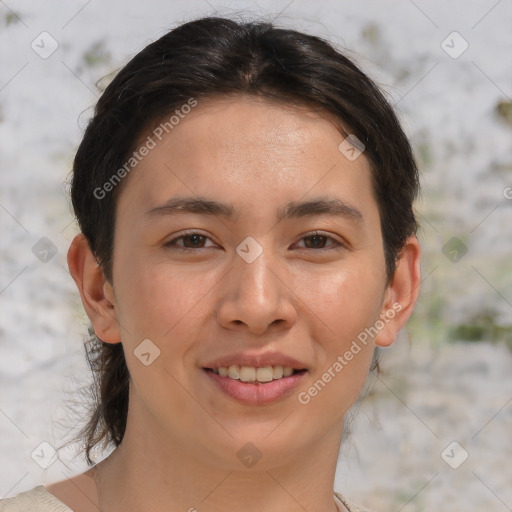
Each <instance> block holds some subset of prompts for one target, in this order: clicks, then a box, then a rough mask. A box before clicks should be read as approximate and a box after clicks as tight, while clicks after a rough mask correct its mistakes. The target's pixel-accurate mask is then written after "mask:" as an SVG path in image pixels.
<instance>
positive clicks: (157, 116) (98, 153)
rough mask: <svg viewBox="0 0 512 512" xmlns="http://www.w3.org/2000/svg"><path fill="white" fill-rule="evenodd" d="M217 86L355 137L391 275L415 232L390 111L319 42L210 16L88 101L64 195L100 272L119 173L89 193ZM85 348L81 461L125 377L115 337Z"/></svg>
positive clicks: (101, 431)
mask: <svg viewBox="0 0 512 512" xmlns="http://www.w3.org/2000/svg"><path fill="white" fill-rule="evenodd" d="M228 94H229V95H231V94H246V95H253V96H258V97H261V98H267V99H269V100H270V101H280V102H285V103H287V104H290V105H298V106H306V107H310V108H315V109H319V110H320V111H323V112H325V113H327V114H329V115H330V116H331V117H332V118H334V119H337V120H339V121H340V124H341V125H342V126H343V127H344V128H345V129H346V130H349V133H351V134H354V135H355V136H356V137H357V139H359V140H360V141H362V142H363V143H364V145H365V151H364V154H365V156H366V158H367V159H368V161H369V162H370V165H371V169H372V180H373V188H374V195H375V197H376V201H377V204H378V207H379V213H380V221H381V229H382V236H383V241H384V255H385V262H386V273H387V276H388V279H391V277H392V276H393V274H394V271H395V265H396V261H397V258H398V255H399V253H400V250H401V249H402V248H403V246H404V244H405V241H406V239H407V238H408V237H409V236H411V235H413V234H415V233H416V230H417V223H416V219H415V216H414V213H413V208H412V204H413V201H414V199H415V197H416V195H417V193H418V189H419V182H418V171H417V167H416V163H415V161H414V158H413V155H412V151H411V147H410V145H409V142H408V140H407V137H406V136H405V134H404V132H403V131H402V128H401V127H400V123H399V121H398V119H397V117H396V115H395V113H394V111H393V108H392V107H391V105H390V104H389V103H388V101H387V100H386V98H385V97H384V95H383V94H382V92H381V91H380V90H379V88H378V87H377V86H376V85H375V84H374V83H373V82H372V80H371V79H370V78H368V76H366V74H364V73H363V72H362V71H361V70H360V69H359V68H358V67H357V66H356V65H355V64H354V63H353V62H352V61H351V60H349V59H348V58H347V57H346V56H345V55H344V54H343V53H342V52H341V51H339V50H338V49H335V48H334V46H333V45H332V44H331V43H329V42H327V41H325V40H323V39H321V38H319V37H315V36H312V35H307V34H304V33H300V32H297V31H294V30H287V29H282V28H278V27H276V26H274V25H273V24H272V23H269V22H262V21H261V22H260V21H251V22H238V21H234V20H231V19H226V18H219V17H207V18H201V19H198V20H195V21H191V22H188V23H185V24H182V25H181V26H178V27H177V28H175V29H173V30H171V31H170V32H168V33H166V34H165V35H164V36H163V37H161V38H160V39H158V40H157V41H155V42H153V43H151V44H149V45H148V46H146V47H145V48H144V49H143V50H142V51H141V52H140V53H138V54H137V55H136V56H135V57H134V58H133V59H131V60H130V62H128V64H127V65H126V66H124V67H123V68H122V69H121V71H120V72H119V73H118V74H117V75H116V77H115V78H114V79H113V81H112V82H111V83H110V84H109V85H108V87H107V88H106V89H105V91H104V93H103V94H102V96H101V97H100V99H99V101H98V102H97V105H96V108H95V112H94V116H93V118H92V119H91V120H90V122H89V124H88V126H87V129H86V130H85V134H84V137H83V140H82V142H81V144H80V146H79V148H78V151H77V153H76V156H75V159H74V165H73V177H72V187H71V198H72V203H73V208H74V210H75V214H76V217H77V220H78V224H79V226H80V229H81V231H82V232H83V234H84V235H85V237H86V238H87V240H88V242H89V245H90V248H91V250H92V252H93V254H94V256H95V257H96V259H97V261H98V263H99V265H100V266H101V267H102V269H103V271H104V273H105V276H106V278H107V279H108V280H109V281H111V280H112V263H113V262H112V253H113V240H114V220H115V212H116V198H117V197H118V195H119V194H120V193H121V191H122V188H123V185H124V183H125V182H126V180H127V179H128V177H124V178H123V180H122V181H120V182H119V184H118V185H117V186H115V187H112V190H109V191H108V193H103V192H102V193H101V196H100V195H99V194H98V192H97V191H98V190H99V189H101V190H103V191H105V188H104V185H105V183H107V182H108V181H109V180H111V179H112V177H113V176H114V174H115V173H116V172H117V171H118V170H119V169H121V168H123V165H125V164H126V162H127V160H129V159H130V156H131V155H132V154H133V151H134V150H135V149H136V147H137V142H138V141H139V140H140V138H141V137H142V136H144V134H145V130H147V129H148V127H149V126H151V125H152V124H154V123H156V122H158V121H159V120H161V119H162V118H164V117H165V116H169V115H170V114H171V113H172V112H174V111H175V110H176V109H179V108H180V107H181V106H182V105H185V104H187V102H189V101H190V99H191V98H194V99H195V100H196V101H198V102H200V101H201V100H203V99H206V98H212V97H215V96H223V95H228ZM345 135H346V134H345ZM124 174H125V173H121V174H119V173H118V176H120V175H122V176H124ZM95 191H96V192H95ZM86 353H87V356H88V361H89V364H90V366H91V369H92V370H93V375H94V385H93V398H94V403H93V404H92V414H91V415H90V417H89V421H88V423H87V425H86V426H85V427H84V429H83V430H82V432H81V433H80V436H81V439H83V441H84V445H85V447H84V450H85V453H86V457H87V461H88V463H89V464H92V460H91V458H90V453H91V450H92V449H93V448H94V447H95V446H96V445H98V444H99V443H100V442H103V446H104V447H107V446H108V445H109V444H112V443H113V445H115V446H118V445H119V444H120V443H121V441H122V439H123V436H124V432H125V428H126V420H127V413H128V387H129V379H130V375H129V372H128V368H127V366H126V361H125V358H124V352H123V346H122V343H118V344H108V343H104V342H102V341H101V340H99V339H98V338H97V337H96V336H95V335H94V333H93V332H92V331H91V339H90V340H89V341H88V342H87V343H86Z"/></svg>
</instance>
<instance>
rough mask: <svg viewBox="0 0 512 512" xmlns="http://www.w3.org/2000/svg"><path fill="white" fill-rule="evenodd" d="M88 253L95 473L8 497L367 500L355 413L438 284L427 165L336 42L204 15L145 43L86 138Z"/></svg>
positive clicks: (82, 163)
mask: <svg viewBox="0 0 512 512" xmlns="http://www.w3.org/2000/svg"><path fill="white" fill-rule="evenodd" d="M71 192H72V201H73V207H74V210H75V214H76V216H77V220H78V223H79V225H80V228H81V233H80V234H79V235H78V236H77V237H76V238H75V239H74V240H73V242H72V244H71V247H70V249H69V253H68V264H69V268H70V271H71V274H72V276H73V278H74V280H75V282H76V284H77V287H78V289H79V292H80V295H81V298H82V302H83V305H84V308H85V310H86V312H87V315H88V317H89V319H90V320H91V324H92V327H93V329H94V335H93V338H92V340H90V342H89V344H88V355H89V360H90V362H91V365H92V369H93V370H94V373H95V376H96V385H97V403H96V404H94V406H93V410H92V413H91V418H90V421H89V423H88V425H87V426H86V428H85V429H84V431H83V435H84V440H85V454H86V457H87V460H88V462H89V464H91V465H92V464H93V460H92V458H91V454H92V451H93V449H95V448H97V447H99V446H100V445H102V446H103V447H104V448H105V447H107V446H114V448H115V449H114V450H113V451H112V453H111V454H110V455H109V456H108V457H106V458H105V459H104V460H102V461H100V462H99V463H97V464H95V465H94V466H93V467H92V468H91V469H90V470H88V471H87V472H85V473H83V474H81V475H78V476H76V477H74V478H71V479H68V480H64V481H61V482H57V483H55V484H52V485H50V486H47V487H46V488H45V487H43V486H37V487H36V488H34V489H32V490H30V491H27V492H24V493H21V494H19V495H18V496H17V497H14V498H10V499H7V500H3V501H1V502H0V510H2V511H5V512H12V511H16V510H24V511H27V510H38V511H54V510H55V511H56V510H63V511H68V510H70V509H71V510H74V511H75V512H89V511H91V512H92V511H95V510H98V509H99V510H102V511H105V512H118V511H123V512H127V511H131V510H133V511H140V510H151V511H153V512H160V511H162V512H163V511H166V512H168V511H169V510H172V511H174V510H176V511H178V510H184V511H185V510H186V511H190V512H191V511H195V510H198V511H212V512H214V511H221V510H222V511H223V510H244V511H261V510H264V511H266V512H269V511H276V512H277V511H280V512H282V511H284V510H286V511H289V512H295V511H304V510H307V511H311V512H313V511H315V512H320V511H321V512H327V511H333V512H334V511H347V510H350V511H357V510H359V509H358V508H357V507H355V506H354V505H351V504H350V503H349V502H348V501H347V499H346V498H344V497H343V495H341V494H338V493H335V492H334V490H333V485H334V476H335V469H336V463H337V457H338V451H339V447H340V443H341V440H342V433H343V421H344V417H345V414H346V412H347V411H348V410H349V408H350V407H351V406H352V404H353V403H354V402H355V401H356V399H357V397H358V396H359V394H360V392H361V389H362V388H363V385H364V383H365V380H366V377H367V375H368V372H369V370H370V369H371V366H372V361H374V352H375V348H376V347H385V346H389V345H391V344H392V343H393V341H394V340H395V337H396V335H397V333H398V331H399V330H400V329H401V328H402V327H403V326H404V325H405V324H406V322H407V320H408V318H409V316H410V314H411V312H412V309H413V306H414V303H415V301H416V298H417V295H418V289H419V283H420V271H419V261H420V247H419V244H418V241H417V239H416V237H415V233H416V229H417V224H416V219H415V217H414V213H413V209H412V203H413V200H414V198H415V197H416V195H417V192H418V173H417V168H416V164H415V162H414V159H413V156H412V154H411V148H410V145H409V143H408V141H407V138H406V136H405V135H404V133H403V131H402V129H401V127H400V125H399V123H398V121H397V118H396V116H395V114H394V113H393V110H392V108H391V106H390V105H389V103H388V102H387V101H386V99H385V98H384V96H383V95H382V93H381V92H380V91H379V90H378V88H377V87H376V86H375V84H373V82H372V81H371V80H370V79H369V78H368V77H367V76H366V75H365V74H364V73H362V71H360V70H359V69H358V68H357V67H356V66H355V65H354V64H353V63H352V62H351V61H350V60H348V59H347V58H346V57H345V56H344V55H343V54H341V53H340V52H339V51H338V50H336V49H335V48H333V47H332V46H331V45H330V44H329V43H327V42H326V41H324V40H321V39H319V38H317V37H314V36H310V35H306V34H303V33H299V32H296V31H292V30H283V29H279V28H276V27H274V26H272V25H271V24H269V23H259V22H246V23H241V22H236V21H233V20H229V19H224V18H203V19H199V20H195V21H192V22H189V23H186V24H184V25H181V26H179V27H178V28H176V29H174V30H172V31H170V32H169V33H167V34H166V35H164V36H163V37H162V38H160V39H159V40H157V41H156V42H154V43H152V44H150V45H149V46H147V47H146V48H144V49H143V50H142V51H141V52H140V53H139V54H138V55H136V56H135V57H134V58H133V59H132V60H131V61H130V62H129V63H128V64H127V65H126V66H125V67H124V68H123V69H122V70H121V71H120V72H119V73H118V75H117V76H116V78H115V79H114V80H113V81H112V83H111V84H110V85H109V86H108V87H107V89H106V90H105V92H104V93H103V95H102V96H101V98H100V99H99V101H98V104H97V106H96V110H95V115H94V117H93V119H92V120H91V122H90V123H89V125H88V127H87V130H86V132H85V135H84V138H83V140H82V143H81V145H80V147H79V149H78V151H77V154H76V157H75V161H74V167H73V182H72V191H71Z"/></svg>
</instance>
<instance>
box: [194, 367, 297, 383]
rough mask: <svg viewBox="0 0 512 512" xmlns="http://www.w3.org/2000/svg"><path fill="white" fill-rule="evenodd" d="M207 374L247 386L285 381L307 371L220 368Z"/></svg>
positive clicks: (208, 370) (268, 368)
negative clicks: (237, 381) (236, 381)
mask: <svg viewBox="0 0 512 512" xmlns="http://www.w3.org/2000/svg"><path fill="white" fill-rule="evenodd" d="M204 370H206V371H207V372H212V373H214V374H216V375H219V376H221V377H226V378H228V379H232V380H239V381H241V382H244V383H247V384H256V385H260V384H266V383H269V382H273V381H275V380H281V379H285V378H287V377H290V376H292V375H295V374H299V373H305V372H306V370H296V369H293V368H290V367H289V366H280V365H276V366H262V367H258V368H256V367H252V366H238V365H231V366H220V367H218V368H204Z"/></svg>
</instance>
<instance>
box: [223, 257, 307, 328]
mask: <svg viewBox="0 0 512 512" xmlns="http://www.w3.org/2000/svg"><path fill="white" fill-rule="evenodd" d="M269 252H270V249H268V250H264V251H263V253H262V254H261V255H260V256H259V257H258V258H257V259H256V260H254V261H253V262H252V263H248V262H246V261H245V260H244V259H243V258H241V257H239V256H238V255H236V257H235V260H234V266H233V268H232V270H231V272H229V274H228V275H227V276H226V277H227V279H226V280H225V282H224V283H223V286H221V288H220V290H221V297H220V299H219V305H218V307H217V321H218V322H219V324H220V325H221V326H222V327H224V328H227V329H231V330H233V329H238V330H241V331H246V332H247V333H251V334H254V335H262V334H265V333H266V332H267V331H268V330H269V329H274V328H275V329H283V330H286V329H289V328H290V327H291V326H292V325H293V323H294V322H295V321H296V318H297V310H296V307H295V306H294V294H293V291H292V289H293V286H292V283H290V282H289V279H288V281H287V278H286V275H285V274H286V270H285V269H284V268H283V266H282V265H279V264H278V263H277V262H276V260H275V259H272V258H270V257H267V254H268V253H269Z"/></svg>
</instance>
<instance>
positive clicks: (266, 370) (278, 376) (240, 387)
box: [203, 365, 308, 405]
mask: <svg viewBox="0 0 512 512" xmlns="http://www.w3.org/2000/svg"><path fill="white" fill-rule="evenodd" d="M203 371H204V374H205V375H206V376H207V377H208V378H209V381H210V382H212V383H213V384H214V386H215V389H217V390H220V391H221V393H222V394H223V395H225V396H228V397H230V398H232V399H235V400H236V401H237V402H239V403H242V404H244V405H265V404H270V403H273V402H277V401H279V400H283V399H284V398H285V397H287V396H289V395H290V394H292V393H293V391H294V390H296V388H297V387H298V386H299V384H300V382H301V381H302V380H303V379H304V377H305V376H306V374H307V373H308V371H307V370H306V369H294V368H291V367H289V366H280V365H276V366H261V367H252V366H239V365H230V366H219V367H216V368H203Z"/></svg>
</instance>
